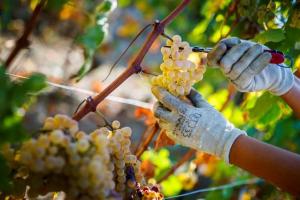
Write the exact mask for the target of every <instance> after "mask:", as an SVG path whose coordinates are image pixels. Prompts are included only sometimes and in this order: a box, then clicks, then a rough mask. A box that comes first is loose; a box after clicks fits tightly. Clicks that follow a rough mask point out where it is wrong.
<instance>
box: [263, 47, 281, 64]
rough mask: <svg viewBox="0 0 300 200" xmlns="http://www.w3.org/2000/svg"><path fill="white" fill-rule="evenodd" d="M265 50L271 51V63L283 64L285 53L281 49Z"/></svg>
mask: <svg viewBox="0 0 300 200" xmlns="http://www.w3.org/2000/svg"><path fill="white" fill-rule="evenodd" d="M265 52H270V53H271V55H272V58H271V60H270V63H271V64H281V63H283V62H284V54H283V53H282V52H281V51H276V50H265Z"/></svg>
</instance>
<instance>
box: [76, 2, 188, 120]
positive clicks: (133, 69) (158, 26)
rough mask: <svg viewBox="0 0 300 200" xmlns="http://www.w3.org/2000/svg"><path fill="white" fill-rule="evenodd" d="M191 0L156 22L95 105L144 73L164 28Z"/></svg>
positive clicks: (85, 110)
mask: <svg viewBox="0 0 300 200" xmlns="http://www.w3.org/2000/svg"><path fill="white" fill-rule="evenodd" d="M189 2H190V0H182V2H181V3H180V4H179V5H178V6H177V7H176V8H175V9H174V10H173V11H172V12H171V13H170V14H169V15H168V16H167V17H166V18H165V19H163V20H162V21H158V20H156V21H155V23H154V26H153V30H152V31H151V33H150V34H149V35H148V37H147V39H146V41H145V42H144V44H143V46H142V48H141V49H140V50H139V52H138V53H137V55H136V56H135V58H134V59H133V61H132V62H131V64H129V66H128V67H127V69H126V70H125V71H124V72H123V73H122V74H121V75H120V76H119V77H118V78H117V79H115V80H114V81H113V82H112V83H111V84H110V85H109V86H108V87H106V88H105V89H104V90H103V91H102V92H101V93H99V94H98V95H96V96H95V97H94V98H93V101H94V103H95V105H98V104H99V103H101V102H102V101H103V100H104V99H105V98H106V97H107V96H108V95H109V94H110V93H111V92H112V91H114V90H115V89H116V88H117V87H119V86H120V85H121V84H122V83H123V82H124V81H125V80H127V78H129V77H130V76H131V75H133V74H134V73H139V72H141V71H142V68H141V63H142V61H143V59H144V57H145V55H146V53H147V52H148V51H149V49H150V47H151V46H152V44H153V42H154V41H155V39H156V38H157V37H158V36H159V35H161V34H163V33H164V28H165V26H166V25H168V24H169V23H170V22H171V21H172V20H174V18H175V17H176V16H177V15H178V14H179V13H180V12H182V10H183V9H184V8H185V7H186V6H187V5H188V3H189ZM93 110H94V108H92V107H91V106H89V105H88V104H86V103H85V104H84V106H82V108H81V109H79V111H78V112H76V113H75V114H74V116H73V119H74V120H77V121H79V120H80V119H82V118H83V117H84V116H85V115H87V114H88V113H90V112H92V111H93Z"/></svg>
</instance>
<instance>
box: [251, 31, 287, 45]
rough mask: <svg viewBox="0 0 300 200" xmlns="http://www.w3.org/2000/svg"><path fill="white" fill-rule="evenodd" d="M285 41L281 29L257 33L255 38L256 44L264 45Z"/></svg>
mask: <svg viewBox="0 0 300 200" xmlns="http://www.w3.org/2000/svg"><path fill="white" fill-rule="evenodd" d="M284 39H285V33H284V31H283V29H270V30H267V31H264V32H262V33H259V34H258V35H256V36H255V38H254V40H255V41H256V42H259V43H262V44H265V43H267V42H280V41H282V40H284Z"/></svg>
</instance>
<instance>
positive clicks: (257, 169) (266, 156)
mask: <svg viewBox="0 0 300 200" xmlns="http://www.w3.org/2000/svg"><path fill="white" fill-rule="evenodd" d="M230 163H231V164H234V165H236V166H238V167H240V168H242V169H245V170H247V171H249V172H250V173H252V174H254V175H256V176H258V177H261V178H263V179H265V180H267V181H269V182H271V183H272V184H274V185H276V186H278V187H279V188H281V189H282V190H285V191H287V192H290V193H291V194H294V195H297V196H300V187H299V185H300V156H299V155H297V154H295V153H292V152H289V151H286V150H283V149H280V148H277V147H274V146H272V145H269V144H266V143H263V142H260V141H258V140H256V139H253V138H250V137H248V136H244V135H242V136H240V137H238V138H237V139H236V141H235V142H234V144H233V145H232V148H231V151H230Z"/></svg>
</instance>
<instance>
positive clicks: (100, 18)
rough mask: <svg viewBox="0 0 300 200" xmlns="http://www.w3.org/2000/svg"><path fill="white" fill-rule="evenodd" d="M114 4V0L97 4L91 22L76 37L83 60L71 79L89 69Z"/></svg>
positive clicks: (79, 76) (84, 73) (104, 33)
mask: <svg viewBox="0 0 300 200" xmlns="http://www.w3.org/2000/svg"><path fill="white" fill-rule="evenodd" d="M115 5H116V3H115V1H114V0H105V1H103V2H102V3H101V4H99V5H98V6H97V7H96V8H95V10H94V12H93V13H92V14H91V15H90V19H91V23H90V24H89V25H88V26H87V27H86V28H85V30H84V32H83V34H82V35H80V36H79V37H78V39H77V42H78V43H79V44H80V45H81V46H82V47H83V49H84V55H85V61H84V63H83V65H82V66H81V68H80V69H79V70H78V72H77V73H76V74H74V75H72V76H71V79H75V81H76V82H78V81H80V80H81V79H82V78H83V77H84V76H85V75H86V74H87V73H88V72H89V71H90V69H91V67H92V64H93V58H94V56H95V54H96V52H97V50H98V48H99V47H100V45H101V43H102V42H103V40H104V38H105V35H106V29H107V26H108V24H107V17H108V14H109V13H110V12H111V11H112V10H113V9H114V8H115V7H116V6H115Z"/></svg>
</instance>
